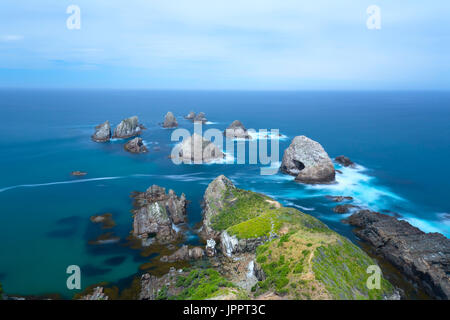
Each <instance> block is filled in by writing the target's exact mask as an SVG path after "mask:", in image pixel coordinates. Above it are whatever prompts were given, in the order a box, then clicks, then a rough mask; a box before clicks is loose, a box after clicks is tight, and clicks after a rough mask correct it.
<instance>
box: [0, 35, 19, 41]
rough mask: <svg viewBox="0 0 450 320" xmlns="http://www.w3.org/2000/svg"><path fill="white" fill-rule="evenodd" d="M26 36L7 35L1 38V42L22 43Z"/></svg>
mask: <svg viewBox="0 0 450 320" xmlns="http://www.w3.org/2000/svg"><path fill="white" fill-rule="evenodd" d="M23 38H24V36H21V35H18V34H6V35H1V36H0V41H2V42H11V41H20V40H23Z"/></svg>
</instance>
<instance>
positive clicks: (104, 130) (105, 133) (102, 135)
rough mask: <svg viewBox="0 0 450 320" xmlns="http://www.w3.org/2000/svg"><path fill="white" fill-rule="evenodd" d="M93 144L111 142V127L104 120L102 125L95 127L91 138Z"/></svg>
mask: <svg viewBox="0 0 450 320" xmlns="http://www.w3.org/2000/svg"><path fill="white" fill-rule="evenodd" d="M91 138H92V140H93V141H95V142H107V141H109V140H111V125H110V124H109V121H108V120H106V121H105V122H104V123H102V124H99V125H98V126H96V127H95V133H94V134H93V135H92V136H91Z"/></svg>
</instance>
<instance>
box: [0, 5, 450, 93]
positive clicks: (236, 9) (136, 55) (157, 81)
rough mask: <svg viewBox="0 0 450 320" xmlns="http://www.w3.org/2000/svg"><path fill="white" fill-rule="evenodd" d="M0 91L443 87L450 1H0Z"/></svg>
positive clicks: (449, 85)
mask: <svg viewBox="0 0 450 320" xmlns="http://www.w3.org/2000/svg"><path fill="white" fill-rule="evenodd" d="M70 5H77V6H78V7H79V8H80V21H81V23H80V29H69V28H67V23H66V22H67V19H68V18H69V17H70V14H68V13H67V12H66V10H67V8H68V7H69V6H70ZM371 5H376V6H378V7H379V8H380V10H381V11H380V23H381V29H369V28H368V27H367V24H366V22H367V20H368V19H369V14H368V13H367V8H368V7H369V6H371ZM0 87H1V88H16V87H17V88H117V89H187V90H449V89H450V1H448V0H433V1H418V0H417V1H416V0H370V1H365V0H338V1H336V0H314V1H311V0H308V1H303V0H282V1H280V0H239V1H236V0H226V1H225V0H220V1H219V0H127V1H123V0H121V1H120V0H95V1H93V0H70V1H66V0H32V1H29V0H1V1H0Z"/></svg>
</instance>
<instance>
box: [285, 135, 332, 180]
mask: <svg viewBox="0 0 450 320" xmlns="http://www.w3.org/2000/svg"><path fill="white" fill-rule="evenodd" d="M280 170H281V172H283V173H286V174H290V175H293V176H295V180H296V181H299V182H302V183H307V184H318V183H331V182H333V181H334V179H335V174H336V173H335V170H334V166H333V162H332V161H331V159H330V157H329V156H328V154H327V152H326V151H325V150H324V148H323V147H322V146H321V145H320V143H318V142H317V141H314V140H312V139H310V138H308V137H306V136H297V137H295V138H294V139H293V140H292V142H291V144H290V145H289V147H288V148H287V149H286V150H285V151H284V155H283V160H282V163H281V168H280Z"/></svg>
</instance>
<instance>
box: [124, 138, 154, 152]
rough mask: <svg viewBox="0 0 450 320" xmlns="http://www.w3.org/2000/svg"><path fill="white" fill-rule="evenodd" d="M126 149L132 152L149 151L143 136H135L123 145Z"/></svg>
mask: <svg viewBox="0 0 450 320" xmlns="http://www.w3.org/2000/svg"><path fill="white" fill-rule="evenodd" d="M123 148H124V149H125V151H128V152H131V153H146V152H148V149H147V147H146V146H145V144H144V142H143V141H142V138H139V137H137V138H134V139H132V140H130V141H128V142H127V143H125V145H124V146H123Z"/></svg>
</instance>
